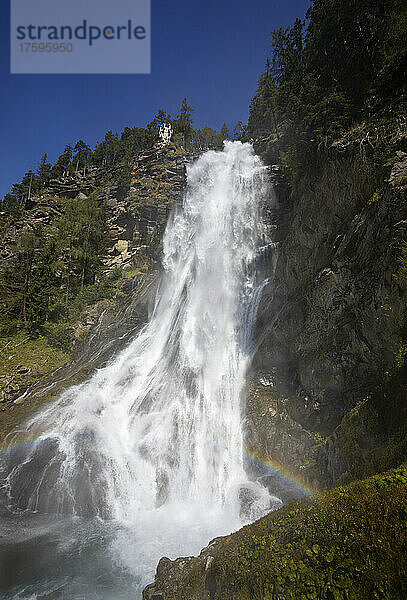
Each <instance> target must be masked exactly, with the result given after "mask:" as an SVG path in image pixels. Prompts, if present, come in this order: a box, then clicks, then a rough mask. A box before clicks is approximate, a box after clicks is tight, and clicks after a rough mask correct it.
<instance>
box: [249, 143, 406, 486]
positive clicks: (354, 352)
mask: <svg viewBox="0 0 407 600" xmlns="http://www.w3.org/2000/svg"><path fill="white" fill-rule="evenodd" d="M406 176H407V156H406V155H405V154H404V153H403V152H398V153H397V155H396V159H395V162H394V165H393V168H392V172H391V175H390V178H389V180H388V182H387V183H385V184H384V187H383V186H382V188H380V189H379V190H377V189H376V186H378V183H377V182H376V181H375V180H374V178H373V179H372V176H371V174H369V172H368V169H367V167H366V165H365V164H364V162H363V161H362V159H361V158H360V157H359V156H357V155H355V154H349V155H345V156H344V155H339V153H338V156H337V157H336V158H334V159H332V160H330V161H327V162H326V164H325V166H324V167H323V168H322V169H321V171H320V172H318V173H314V174H312V175H310V176H309V177H306V178H304V180H303V181H302V183H301V186H300V187H299V189H298V190H297V191H296V192H295V194H294V193H293V194H291V196H290V195H289V194H288V193H287V189H286V188H285V187H284V185H282V184H281V180H280V182H279V177H278V175H277V172H276V170H275V169H274V179H275V180H276V181H277V184H278V185H279V187H276V191H277V198H278V205H277V210H274V211H272V212H273V219H274V221H275V223H276V230H275V232H276V233H275V235H276V236H277V240H278V242H279V244H278V257H277V263H276V266H275V272H274V277H273V278H272V281H271V282H270V284H269V285H268V287H267V288H266V289H265V292H264V294H263V299H262V302H261V305H260V309H259V323H258V337H259V343H260V347H259V350H258V352H257V355H256V357H255V359H254V363H253V370H254V378H255V380H256V378H257V380H258V379H259V376H261V374H263V375H264V374H265V376H266V378H267V377H268V378H271V379H273V380H274V383H273V384H272V385H271V386H269V387H268V388H267V389H268V390H269V394H268V396H269V397H268V398H267V394H265V393H264V391H263V392H262V396H263V402H262V406H263V409H264V411H263V412H264V414H265V415H267V418H266V417H264V423H263V424H262V423H261V422H259V415H258V412H257V411H256V410H255V411H254V415H255V416H254V417H251V418H252V421H253V423H257V424H256V425H252V427H251V429H250V428H249V435H248V443H249V444H253V443H254V444H255V445H257V447H258V448H260V451H261V452H263V453H266V454H267V453H268V455H269V456H271V457H273V458H275V459H278V460H282V462H283V463H284V464H285V465H288V466H289V467H293V468H294V469H298V468H299V466H300V464H302V465H303V466H304V465H307V464H308V463H310V462H313V461H314V460H315V457H316V456H319V457H320V458H321V457H322V456H324V459H323V460H324V462H325V464H326V465H329V464H331V465H334V464H335V467H332V469H331V471H332V473H331V474H330V475H329V476H328V475H327V472H326V469H325V474H323V473H322V474H321V477H322V483H323V484H330V485H332V483H333V482H334V481H335V480H336V479H337V478H338V477H340V475H341V473H343V472H344V470H346V465H345V464H344V463H343V464H342V463H340V462H338V460H334V458H333V457H334V455H335V452H336V453H337V452H338V449H337V447H336V445H335V436H337V434H334V436H333V437H332V438H328V441H327V442H326V444H325V445H324V452H323V453H322V454H321V452H319V451H318V452H317V453H316V454H315V451H314V450H313V449H312V448H313V447H314V448H315V447H316V442H317V440H316V439H315V438H314V436H313V434H310V433H309V432H310V431H312V432H315V433H316V434H317V436H318V438H319V440H320V441H321V437H320V436H321V435H322V436H323V437H326V436H329V435H330V434H331V433H332V432H333V431H334V429H335V428H336V427H337V426H338V425H339V423H340V422H341V420H342V419H343V417H344V415H346V414H347V413H348V412H349V411H350V410H352V409H353V407H354V406H355V404H356V403H357V402H358V401H359V400H361V399H362V398H363V397H365V395H366V394H367V393H369V392H370V391H371V390H372V389H374V387H375V386H376V385H377V383H378V382H380V378H381V377H382V376H383V374H384V372H385V371H387V370H388V369H389V368H390V367H391V365H392V364H393V363H394V360H395V357H396V355H397V353H398V351H399V348H400V346H401V344H402V342H403V336H404V326H405V322H406V302H405V286H404V284H403V282H402V281H401V277H400V276H399V273H400V264H401V262H400V261H401V253H402V247H403V243H405V239H406V238H405V235H406V225H407V202H406V201H407V194H406V191H407V185H406V184H407V177H406ZM258 390H259V386H258V385H257V386H254V391H253V389H252V392H251V394H250V395H249V401H248V406H249V408H248V413H249V415H250V414H251V408H250V406H251V404H253V403H254V404H256V398H255V395H256V393H257V394H258ZM276 397H277V398H280V400H279V401H276ZM283 398H285V400H282V399H283ZM270 410H271V412H272V413H273V414H274V413H276V416H274V417H273V418H270V414H271V413H270V412H268V411H270ZM252 412H253V411H252ZM253 419H254V420H253ZM273 419H274V423H273V424H271V423H270V421H272V420H273ZM277 420H278V422H279V424H278V426H277ZM260 421H261V420H260ZM281 423H284V425H283V426H282V425H281ZM293 427H294V429H295V434H294V435H293V433H292V430H293ZM287 436H288V438H289V439H290V440H291V445H290V444H287V443H286V442H285V438H287ZM285 447H286V449H285ZM296 452H297V457H296V458H294V457H293V453H294V454H295V453H296ZM301 456H302V460H301V459H300V457H301ZM330 457H332V459H331V458H330ZM390 466H391V465H390ZM322 471H323V470H322ZM314 483H315V482H314Z"/></svg>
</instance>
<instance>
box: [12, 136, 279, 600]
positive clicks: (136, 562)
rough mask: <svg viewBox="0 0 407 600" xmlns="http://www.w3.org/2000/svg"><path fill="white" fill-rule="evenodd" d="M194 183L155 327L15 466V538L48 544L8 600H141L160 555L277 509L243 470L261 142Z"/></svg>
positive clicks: (23, 451)
mask: <svg viewBox="0 0 407 600" xmlns="http://www.w3.org/2000/svg"><path fill="white" fill-rule="evenodd" d="M187 176H188V185H187V191H186V194H185V199H184V206H183V208H182V210H178V211H175V212H174V213H173V215H172V217H171V219H170V221H169V223H168V225H167V229H166V232H165V236H164V275H163V278H162V281H161V285H160V289H159V292H158V295H157V298H158V299H157V301H156V305H155V308H154V312H153V314H152V317H151V319H150V321H149V323H148V324H147V325H146V326H145V327H144V328H143V329H142V330H141V332H140V333H139V334H138V336H137V337H136V338H135V339H134V340H133V341H132V342H131V343H130V345H129V346H128V347H127V348H126V349H125V350H124V351H123V352H121V353H120V354H119V355H118V356H117V357H115V358H114V360H112V362H111V363H110V364H109V365H108V366H107V367H105V368H103V369H101V370H99V371H98V372H96V373H95V375H94V376H93V377H92V378H91V379H90V380H89V381H87V382H85V383H83V384H81V385H79V386H76V387H74V388H71V389H69V390H68V391H66V392H65V393H64V394H63V395H62V396H61V397H60V399H59V400H58V401H57V402H55V403H54V404H52V405H51V406H49V407H48V408H46V409H45V410H44V411H42V412H41V413H40V414H38V415H37V416H35V417H34V418H33V419H32V420H31V421H30V422H29V423H28V425H27V431H26V432H25V437H26V438H27V432H28V437H29V438H30V439H31V440H34V441H31V442H30V443H25V444H23V445H20V446H19V445H18V441H19V438H18V436H17V437H16V439H15V440H14V444H13V447H12V448H10V450H9V451H8V452H7V454H6V456H4V458H3V461H2V462H3V464H2V471H3V474H4V485H3V488H4V490H5V496H6V504H7V506H8V509H7V510H8V513H7V514H8V516H7V517H5V518H4V519H3V522H5V523H6V526H5V528H6V530H7V519H14V521H13V523H14V524H15V527H16V528H17V530H19V531H20V530H21V536H22V540H23V541H22V542H21V543H22V544H23V546H22V547H23V548H24V542H25V541H26V540H27V539H30V540H32V539H37V538H38V537H39V538H40V539H41V540H42V539H45V540H46V542H44V544H45V545H44V548H45V549H44V556H43V557H42V562H41V567H39V566H38V565H36V563H35V560H34V564H32V561H31V562H30V560H29V559H28V558H25V560H26V561H27V564H28V567H27V568H26V569H25V571H26V572H25V575H24V577H23V578H22V580H21V582H20V581H19V579H18V577H17V578H16V581H15V582H14V580H13V581H12V584H13V585H12V586H11V588H12V591H9V592H8V595H7V596H6V597H10V598H27V599H28V598H42V597H44V598H45V597H48V596H47V595H46V594H48V595H49V594H50V593H53V594H56V596H52V597H56V598H58V597H61V598H62V597H64V596H63V594H68V596H69V598H70V600H72V599H73V598H86V599H88V598H106V599H107V598H109V599H111V600H113V599H114V600H116V599H119V598H120V599H121V598H134V597H135V596H134V593H135V592H134V589H135V587H136V588H137V587H138V588H141V587H142V586H143V585H144V584H146V583H148V582H149V581H151V579H152V577H153V573H154V568H155V565H156V563H157V561H158V560H159V558H160V557H161V556H162V555H164V554H165V555H167V556H170V557H171V558H175V557H177V556H180V555H185V554H192V553H196V552H199V550H200V548H201V547H202V546H204V545H206V544H207V542H208V541H209V540H210V539H211V538H212V537H214V536H215V535H221V534H225V533H228V532H230V531H231V530H233V529H237V528H238V527H239V526H241V524H242V523H244V522H247V521H251V520H254V519H255V518H257V517H259V516H261V515H262V514H264V513H265V512H266V511H267V510H270V509H271V508H273V507H275V506H277V505H279V501H278V499H276V498H273V497H270V495H269V493H268V492H267V490H266V489H265V488H263V487H262V486H261V485H260V484H259V483H257V482H252V481H249V479H248V477H247V475H246V473H245V471H244V467H243V432H242V414H241V404H242V402H241V400H242V394H243V390H244V384H245V376H246V372H247V368H248V366H249V362H250V358H251V357H250V353H251V339H252V330H253V325H254V320H255V318H256V309H257V304H258V300H259V295H260V293H261V289H262V285H263V281H262V277H261V274H260V273H258V269H257V268H256V259H257V257H258V256H259V252H260V249H261V247H262V245H264V229H263V225H262V219H261V203H262V200H263V198H264V195H265V193H266V191H267V176H266V171H265V168H264V166H263V165H262V163H261V161H260V159H259V158H258V157H256V156H255V155H254V152H253V149H252V147H251V146H250V145H249V144H241V143H240V142H234V143H232V142H227V143H226V144H225V149H224V151H223V152H213V151H209V152H207V153H205V154H204V155H202V156H201V157H200V158H199V159H198V160H197V161H195V162H194V163H193V164H191V165H190V166H189V167H188V173H187ZM3 529H4V528H3ZM41 536H42V537H41ZM44 536H45V537H44ZM47 544H48V547H52V548H55V549H53V550H52V553H51V552H50V554H52V556H47V555H46V554H47V553H46V546H47ZM27 547H29V545H28V546H27ZM39 547H41V544H39ZM27 552H28V551H27ZM84 557H86V560H85V561H84V560H83V558H84ZM79 559H80V560H79ZM79 563H80V564H79ZM107 573H109V575H108V576H107V575H106V574H107ZM11 588H10V589H11ZM61 590H62V591H61ZM58 594H61V595H60V596H58Z"/></svg>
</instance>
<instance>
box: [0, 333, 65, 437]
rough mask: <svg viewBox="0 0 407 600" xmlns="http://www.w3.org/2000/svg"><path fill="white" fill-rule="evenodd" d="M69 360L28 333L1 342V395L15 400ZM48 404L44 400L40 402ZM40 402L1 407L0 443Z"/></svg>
mask: <svg viewBox="0 0 407 600" xmlns="http://www.w3.org/2000/svg"><path fill="white" fill-rule="evenodd" d="M68 360H69V354H67V353H66V352H64V351H62V350H60V349H58V348H55V347H53V346H51V345H50V343H49V342H48V340H47V339H46V338H44V337H37V338H30V337H29V336H28V335H27V333H26V332H18V333H16V334H14V335H13V336H10V337H7V338H6V337H2V338H0V392H1V393H2V394H3V393H5V392H8V394H10V392H11V394H12V392H13V390H15V393H16V396H18V395H19V394H22V393H23V392H24V390H25V389H26V388H28V387H29V386H31V385H33V384H34V383H36V382H37V381H39V380H40V379H41V378H42V377H44V376H45V375H46V374H47V373H50V372H53V371H55V369H58V368H59V367H61V366H62V365H64V364H65V363H66V362H67V361H68ZM44 401H46V398H42V400H41V402H44ZM38 402H39V400H38V401H35V402H27V403H23V404H21V405H16V404H14V403H13V402H11V403H10V402H4V401H3V402H2V404H0V440H2V439H4V437H5V436H6V435H7V434H8V433H9V432H10V431H12V430H13V429H14V428H15V427H16V426H17V425H19V424H20V423H21V421H22V420H24V418H26V416H27V415H28V414H29V413H30V412H32V411H33V410H35V409H36V407H37V404H38Z"/></svg>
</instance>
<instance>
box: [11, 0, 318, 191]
mask: <svg viewBox="0 0 407 600" xmlns="http://www.w3.org/2000/svg"><path fill="white" fill-rule="evenodd" d="M112 1H114V0H112ZM309 4H310V1H309V0H251V1H250V2H249V1H247V0H246V1H244V0H175V1H170V0H152V26H151V30H152V72H151V75H10V67H9V0H1V2H0V27H1V29H2V35H1V41H0V44H1V48H0V50H1V52H0V115H1V116H0V136H1V138H0V139H1V142H0V143H1V150H0V165H1V167H0V196H3V195H4V194H5V193H7V192H8V191H9V188H10V186H11V185H12V184H13V183H15V182H18V181H20V179H21V177H22V176H23V174H24V172H25V171H27V170H29V169H30V168H36V166H37V164H38V161H39V159H40V157H41V155H42V154H43V153H44V152H47V153H48V157H49V159H50V160H51V161H52V162H54V161H55V160H56V158H57V157H58V156H59V154H60V153H61V152H62V151H63V149H64V146H65V144H67V143H69V142H71V143H72V142H73V143H75V142H76V141H77V140H78V139H81V138H82V139H83V140H85V141H86V142H87V143H88V144H90V145H91V146H94V144H95V143H96V142H97V141H100V140H101V139H102V138H103V137H104V134H105V132H106V131H107V130H109V129H112V130H113V131H121V130H122V129H123V128H124V127H126V126H131V127H132V126H134V125H137V126H143V125H145V124H146V123H147V122H149V121H151V119H152V118H153V117H154V115H155V114H156V112H157V110H158V109H159V108H163V109H165V110H167V111H168V112H170V113H175V112H176V111H177V109H178V107H179V104H180V102H181V99H182V98H183V97H184V96H187V98H188V100H189V103H190V104H191V105H192V106H193V107H194V108H195V115H194V119H195V124H196V126H199V127H201V126H203V125H210V126H212V127H215V128H217V129H218V128H219V127H220V126H221V125H222V123H223V122H224V121H226V123H227V124H228V125H229V126H232V127H233V125H234V124H235V123H236V121H238V120H242V121H244V122H246V121H247V115H248V105H249V102H250V98H251V97H252V95H253V93H254V91H255V88H256V81H257V78H258V76H259V74H260V73H261V72H262V70H263V67H264V63H265V59H266V57H267V55H268V54H269V52H270V37H269V32H270V31H271V30H272V29H274V28H276V27H280V26H284V27H285V26H288V25H291V24H292V23H293V22H294V20H295V18H296V17H301V18H302V17H303V16H304V14H305V11H306V10H307V8H308V6H309Z"/></svg>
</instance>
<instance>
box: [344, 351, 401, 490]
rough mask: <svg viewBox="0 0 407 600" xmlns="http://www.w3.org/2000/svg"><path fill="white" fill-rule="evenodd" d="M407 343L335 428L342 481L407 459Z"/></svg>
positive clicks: (383, 469) (387, 467)
mask: <svg viewBox="0 0 407 600" xmlns="http://www.w3.org/2000/svg"><path fill="white" fill-rule="evenodd" d="M406 358H407V346H406V345H405V344H402V345H401V346H400V349H399V352H398V354H397V356H396V358H395V361H394V365H393V367H392V369H390V370H389V371H387V372H386V373H385V374H384V376H383V381H382V383H381V384H380V385H379V386H378V387H377V388H376V389H375V390H374V391H373V392H372V393H371V394H370V395H369V396H367V397H366V398H365V399H363V400H361V401H360V402H359V403H358V404H357V405H356V406H355V407H354V408H353V409H352V410H351V411H350V412H349V413H347V414H346V415H345V417H344V418H343V420H342V422H341V424H340V425H339V426H338V427H337V429H336V431H335V446H336V448H337V451H338V458H339V460H340V461H341V462H342V464H346V465H347V471H346V473H345V474H344V476H343V477H344V479H342V481H349V480H355V479H359V478H362V477H366V476H368V475H371V474H373V473H377V472H382V471H385V470H386V469H389V468H391V467H395V466H397V465H398V464H400V463H401V462H403V461H404V460H406V459H407V406H406V389H407V360H406Z"/></svg>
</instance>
